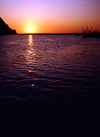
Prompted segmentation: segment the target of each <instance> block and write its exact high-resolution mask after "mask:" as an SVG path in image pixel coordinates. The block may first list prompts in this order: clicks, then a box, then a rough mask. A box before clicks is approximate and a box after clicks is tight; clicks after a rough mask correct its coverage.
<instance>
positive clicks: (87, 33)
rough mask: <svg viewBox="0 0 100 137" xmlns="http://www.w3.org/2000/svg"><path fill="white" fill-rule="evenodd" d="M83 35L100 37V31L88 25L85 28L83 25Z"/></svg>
mask: <svg viewBox="0 0 100 137" xmlns="http://www.w3.org/2000/svg"><path fill="white" fill-rule="evenodd" d="M82 37H95V38H100V33H98V32H97V31H92V30H88V26H87V27H86V30H83V26H82Z"/></svg>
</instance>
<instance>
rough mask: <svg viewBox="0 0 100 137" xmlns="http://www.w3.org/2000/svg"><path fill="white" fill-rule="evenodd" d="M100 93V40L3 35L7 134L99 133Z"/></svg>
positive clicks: (2, 100) (0, 91)
mask: <svg viewBox="0 0 100 137" xmlns="http://www.w3.org/2000/svg"><path fill="white" fill-rule="evenodd" d="M99 96H100V39H97V38H82V37H81V36H71V35H69V36H68V35H34V36H32V35H29V36H28V35H15V36H13V35H12V36H0V125H1V127H0V129H1V131H0V134H1V133H2V135H3V136H4V137H7V136H10V137H20V136H21V137H22V136H24V137H31V136H32V137H41V136H43V137H64V136H65V137H82V136H84V137H85V136H90V135H91V136H94V137H95V136H98V133H99V127H100V126H99V125H100V122H99V118H100V110H99V103H100V101H99V100H100V99H99V98H100V97H99ZM2 135H0V136H1V137H2Z"/></svg>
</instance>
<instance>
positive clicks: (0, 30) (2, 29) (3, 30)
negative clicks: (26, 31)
mask: <svg viewBox="0 0 100 137" xmlns="http://www.w3.org/2000/svg"><path fill="white" fill-rule="evenodd" d="M11 34H12V35H14V34H17V33H16V30H12V29H11V28H9V26H8V25H7V24H6V23H5V22H4V21H3V19H2V18H1V17H0V35H11Z"/></svg>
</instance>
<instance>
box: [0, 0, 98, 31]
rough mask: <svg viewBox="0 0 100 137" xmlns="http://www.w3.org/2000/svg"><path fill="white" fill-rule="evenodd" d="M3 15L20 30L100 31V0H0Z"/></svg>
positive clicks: (0, 11) (3, 17)
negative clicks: (87, 29)
mask: <svg viewBox="0 0 100 137" xmlns="http://www.w3.org/2000/svg"><path fill="white" fill-rule="evenodd" d="M0 17H1V18H2V19H3V20H4V21H5V22H6V23H7V24H8V25H9V27H10V28H12V29H15V30H16V31H17V33H30V32H33V33H73V32H81V31H82V25H83V27H84V29H85V28H86V25H88V28H89V29H91V27H93V30H97V31H99V32H100V0H0Z"/></svg>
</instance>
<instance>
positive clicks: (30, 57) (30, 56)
mask: <svg viewBox="0 0 100 137" xmlns="http://www.w3.org/2000/svg"><path fill="white" fill-rule="evenodd" d="M25 56H26V64H28V65H31V68H32V66H34V65H35V51H34V43H33V36H32V35H29V38H28V46H27V50H26V54H25ZM30 71H32V70H29V72H30Z"/></svg>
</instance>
